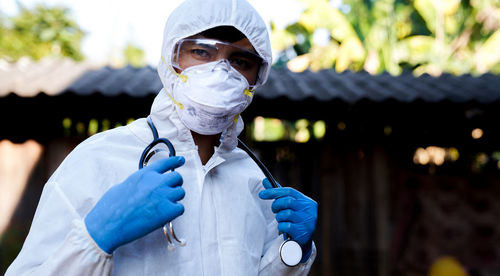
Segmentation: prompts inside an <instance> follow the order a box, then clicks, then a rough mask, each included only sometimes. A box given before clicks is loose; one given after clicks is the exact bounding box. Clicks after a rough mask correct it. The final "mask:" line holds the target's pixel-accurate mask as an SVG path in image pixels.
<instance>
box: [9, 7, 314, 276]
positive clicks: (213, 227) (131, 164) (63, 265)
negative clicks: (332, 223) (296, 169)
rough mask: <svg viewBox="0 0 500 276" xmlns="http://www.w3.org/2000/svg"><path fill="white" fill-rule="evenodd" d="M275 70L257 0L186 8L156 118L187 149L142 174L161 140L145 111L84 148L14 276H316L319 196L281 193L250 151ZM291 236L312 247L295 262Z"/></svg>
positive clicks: (174, 19)
mask: <svg viewBox="0 0 500 276" xmlns="http://www.w3.org/2000/svg"><path fill="white" fill-rule="evenodd" d="M270 65H271V48H270V42H269V36H268V33H267V30H266V25H265V23H264V22H263V20H262V19H261V18H260V16H259V15H258V13H257V12H256V11H255V10H254V9H253V7H252V6H251V5H250V4H249V3H247V2H246V1H245V0H217V1H208V0H186V1H185V2H183V3H182V4H181V5H180V6H179V7H177V8H176V9H175V10H174V11H173V12H172V14H171V15H170V17H169V18H168V20H167V23H166V25H165V31H164V42H163V47H162V57H161V61H160V63H159V66H158V73H159V76H160V79H161V81H162V83H163V86H164V88H163V89H162V90H161V91H160V92H159V94H158V95H157V97H156V98H155V100H154V102H153V105H152V108H151V114H150V116H149V118H150V120H151V124H152V125H154V127H155V128H156V130H157V132H158V136H159V137H165V138H167V139H169V140H170V141H171V143H172V144H173V146H174V147H175V150H176V157H165V158H160V159H159V160H156V161H154V162H153V161H151V162H149V163H147V162H145V163H144V165H146V166H145V167H144V168H141V169H138V162H139V159H140V157H141V154H142V153H143V151H144V148H145V147H146V146H147V145H148V144H150V143H151V141H152V140H153V133H152V128H151V127H150V125H149V124H148V120H147V119H145V118H143V119H138V120H136V121H134V122H132V123H131V124H129V125H127V126H124V127H119V128H115V129H112V130H108V131H105V132H102V133H99V134H96V135H94V136H92V137H90V138H89V139H87V140H86V141H84V142H83V143H81V144H80V145H78V146H77V147H76V148H75V149H74V150H73V152H71V154H69V155H68V157H67V158H66V159H65V160H64V161H63V162H62V164H61V165H60V167H59V168H58V169H57V170H56V171H55V172H54V174H53V175H52V176H51V178H50V179H49V181H48V182H47V184H46V185H45V187H44V190H43V192H42V196H41V198H40V202H39V205H38V208H37V211H36V213H35V217H34V219H33V223H32V226H31V229H30V232H29V235H28V237H27V238H26V241H25V243H24V245H23V248H22V250H21V252H20V253H19V255H18V256H17V258H16V259H15V261H14V262H13V263H12V264H11V266H10V267H9V268H8V270H7V273H6V275H26V274H30V275H55V274H57V275H109V274H114V275H306V274H307V273H308V271H309V270H310V267H311V265H312V263H313V262H314V259H315V256H316V248H315V245H314V242H313V241H312V235H313V232H314V229H315V224H316V218H317V204H316V202H314V201H313V200H312V199H310V198H308V197H307V196H304V195H303V194H301V193H300V192H298V191H296V190H294V189H292V188H281V187H279V188H272V187H270V184H269V181H268V180H267V179H264V176H263V173H262V172H261V170H260V169H259V167H258V166H257V165H256V164H255V163H254V161H253V160H252V159H251V158H250V157H249V156H248V154H247V153H245V152H244V151H242V150H241V149H239V148H238V147H237V136H238V135H239V133H240V132H241V131H242V129H243V122H242V119H241V117H240V116H239V114H240V113H241V112H242V111H243V110H244V109H245V108H246V107H247V106H248V105H249V104H250V101H251V99H252V96H253V89H255V88H256V87H258V86H260V85H262V84H263V83H264V82H265V81H266V79H267V77H268V74H269V70H270ZM146 163H147V164H146ZM174 169H175V170H174ZM263 179H264V180H263ZM274 213H276V214H274ZM170 223H172V226H173V227H167V226H170ZM164 225H165V227H163V229H165V231H163V230H162V226H164ZM174 228H175V234H176V235H177V237H175V238H176V239H177V238H178V239H179V240H180V241H181V243H180V244H175V243H174V242H172V240H171V239H173V238H174V237H173V236H171V235H170V234H172V232H170V231H173V229H174ZM280 232H281V233H286V234H287V235H288V237H290V238H291V239H293V240H295V241H296V242H297V243H298V244H299V245H300V249H301V250H302V257H301V260H300V263H299V264H298V265H297V266H293V267H290V266H287V265H285V264H284V263H283V262H282V260H281V258H280V253H279V252H280V245H281V244H282V242H283V240H284V238H283V236H282V235H280V234H279V233H280ZM181 238H182V240H181ZM172 244H174V245H175V247H172ZM180 245H183V246H180ZM172 249H173V250H172Z"/></svg>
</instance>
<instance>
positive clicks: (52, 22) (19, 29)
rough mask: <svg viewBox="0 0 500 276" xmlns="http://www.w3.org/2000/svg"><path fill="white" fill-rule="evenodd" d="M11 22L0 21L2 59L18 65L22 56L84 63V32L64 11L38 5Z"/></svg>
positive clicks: (22, 10) (23, 8)
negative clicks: (65, 58)
mask: <svg viewBox="0 0 500 276" xmlns="http://www.w3.org/2000/svg"><path fill="white" fill-rule="evenodd" d="M19 8H20V12H19V14H18V15H16V16H14V17H10V18H0V58H5V59H7V60H9V61H16V60H18V59H19V58H21V57H23V56H28V57H31V58H33V59H34V60H39V59H41V58H42V57H47V56H49V57H69V58H72V59H74V60H82V59H83V54H82V52H81V49H80V44H81V40H82V38H83V36H84V32H83V31H82V29H81V28H80V27H79V26H78V25H77V24H76V22H75V21H74V20H72V19H71V18H70V15H69V10H68V9H67V8H64V7H46V6H44V5H40V4H39V5H37V6H36V7H34V8H33V9H27V8H25V7H24V6H22V5H21V4H19Z"/></svg>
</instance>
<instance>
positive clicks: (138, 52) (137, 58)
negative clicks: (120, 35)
mask: <svg viewBox="0 0 500 276" xmlns="http://www.w3.org/2000/svg"><path fill="white" fill-rule="evenodd" d="M123 56H124V57H125V62H126V63H127V64H130V65H132V66H133V67H143V66H145V65H146V55H145V54H144V51H143V50H142V49H140V48H138V47H136V46H134V45H133V44H131V43H129V44H127V46H126V47H125V50H124V51H123Z"/></svg>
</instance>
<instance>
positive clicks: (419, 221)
mask: <svg viewBox="0 0 500 276" xmlns="http://www.w3.org/2000/svg"><path fill="white" fill-rule="evenodd" d="M249 2H250V3H252V4H253V5H254V7H255V8H256V9H257V10H258V11H259V12H260V13H261V15H262V16H263V18H264V20H265V21H266V22H267V23H268V27H269V32H270V34H271V39H272V46H273V56H274V64H273V70H272V72H271V76H270V79H269V82H268V83H267V84H266V85H265V86H264V87H262V88H260V89H259V90H258V91H257V92H256V95H255V97H254V100H253V103H252V105H251V106H250V107H249V109H248V110H247V111H245V112H244V114H242V115H243V117H244V120H245V122H246V128H245V130H244V132H243V133H242V134H241V136H240V137H241V138H243V139H244V140H246V141H247V143H248V144H249V145H250V146H251V147H252V148H253V149H255V151H256V152H257V154H258V155H259V156H260V157H261V158H262V160H263V162H264V163H265V164H266V165H267V166H268V167H269V168H270V169H271V171H272V173H273V174H274V175H275V176H276V178H277V179H278V180H279V181H280V182H281V183H283V184H285V185H287V186H292V187H295V188H297V189H299V190H301V191H303V192H304V193H306V194H307V195H309V196H310V197H312V198H313V199H315V200H316V201H317V202H318V203H319V207H320V210H319V221H318V226H317V227H318V228H317V231H316V233H315V241H316V245H317V248H318V257H317V259H316V262H315V264H314V266H313V268H312V270H311V273H310V275H415V276H416V275H432V276H437V275H450V276H453V275H500V202H499V200H498V199H500V130H499V128H498V126H497V125H498V119H499V118H500V75H499V74H500V50H499V49H500V1H498V0H469V1H458V0H378V1H373V0H332V1H327V0H273V1H263V0H262V1H261V0H250V1H249ZM178 3H180V1H161V3H160V2H158V1H151V0H147V1H146V0H144V1H141V4H140V5H138V4H137V1H117V0H107V1H96V0H89V1H69V0H66V1H65V0H52V1H36V0H18V1H11V0H1V1H0V122H1V124H0V125H1V128H0V273H2V274H3V273H4V271H5V270H6V268H7V267H8V266H9V264H10V263H11V262H12V261H13V259H14V258H15V257H16V256H17V254H18V252H19V250H20V249H21V247H22V244H23V242H24V239H25V237H26V235H27V233H28V230H29V227H30V224H31V220H32V218H33V215H34V212H35V209H36V206H37V204H38V200H39V197H40V193H41V190H42V189H43V185H44V184H45V182H46V181H47V179H48V178H49V177H50V175H51V174H52V173H53V171H54V170H55V169H56V168H57V167H58V165H59V164H60V162H61V161H62V160H63V159H64V158H65V156H66V155H67V154H68V153H69V152H70V151H71V150H72V149H73V148H74V147H75V146H76V145H77V144H78V143H80V142H81V141H83V140H84V139H86V138H87V137H89V136H91V135H93V134H95V133H97V132H100V131H105V130H107V129H110V128H114V127H117V126H121V125H125V124H127V123H129V122H131V121H132V120H134V119H137V118H141V117H145V116H147V115H148V114H149V109H150V105H151V103H152V101H153V99H154V96H155V95H156V93H157V92H158V91H159V90H160V89H161V83H160V81H159V78H158V77H157V74H156V70H155V67H156V64H157V62H158V57H159V56H160V47H161V41H162V35H163V25H164V23H165V21H166V19H167V17H168V15H169V13H170V12H171V11H172V9H173V8H174V7H175V6H176V5H177V4H178ZM54 219H56V218H54Z"/></svg>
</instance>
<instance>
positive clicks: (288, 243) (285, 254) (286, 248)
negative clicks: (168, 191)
mask: <svg viewBox="0 0 500 276" xmlns="http://www.w3.org/2000/svg"><path fill="white" fill-rule="evenodd" d="M147 122H148V125H149V128H150V129H151V132H152V133H153V142H151V143H150V144H149V145H148V146H146V148H145V149H144V151H143V152H142V154H141V159H140V160H139V169H142V168H143V167H145V166H147V164H148V162H149V161H150V160H151V158H152V157H153V156H154V155H155V154H158V153H160V152H163V151H166V150H167V149H162V148H155V147H156V146H158V145H160V144H161V145H163V146H166V147H167V148H168V151H169V154H168V156H169V157H173V156H175V148H174V146H173V145H172V143H171V142H170V140H168V139H167V138H160V137H159V136H158V131H157V130H156V127H155V125H154V124H153V121H152V120H151V116H148V117H147ZM238 146H239V147H240V148H241V149H243V150H244V151H245V152H246V153H247V154H248V155H249V156H250V158H252V159H253V160H254V162H255V163H256V164H257V165H258V166H259V168H260V169H261V170H262V172H263V173H264V175H265V176H266V177H267V179H268V180H269V182H270V183H271V186H272V187H273V188H279V187H281V186H280V185H279V184H278V182H276V180H275V179H274V177H273V176H272V174H271V173H270V172H269V170H268V169H267V168H266V166H265V165H264V164H263V163H262V162H261V161H260V160H259V158H257V156H255V154H254V153H253V152H252V151H251V150H250V148H248V146H247V145H245V143H243V142H242V141H241V140H240V139H238ZM173 170H174V169H172V171H173ZM163 234H164V235H165V237H166V238H167V242H168V250H169V251H172V250H174V249H175V243H174V242H176V243H177V244H178V245H179V246H185V245H186V241H185V240H184V239H181V238H178V237H177V235H176V234H175V231H174V227H173V224H172V222H169V223H167V224H165V225H164V226H163ZM283 235H284V238H285V241H284V242H283V243H281V245H280V248H279V253H280V258H281V261H282V262H283V263H284V264H285V265H287V266H296V265H298V264H299V262H300V260H301V259H302V249H301V247H300V245H299V244H298V243H297V242H296V241H294V240H292V239H291V238H290V237H288V235H287V234H286V233H285V234H283Z"/></svg>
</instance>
